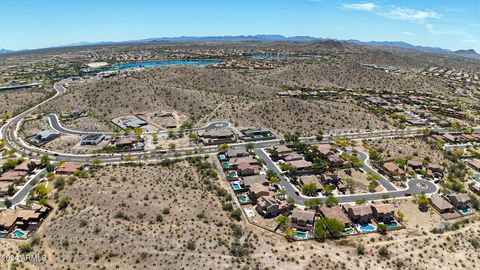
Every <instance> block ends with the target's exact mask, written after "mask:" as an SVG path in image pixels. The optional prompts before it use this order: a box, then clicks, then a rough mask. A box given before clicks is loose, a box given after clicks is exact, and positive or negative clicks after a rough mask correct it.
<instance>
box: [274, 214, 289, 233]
mask: <svg viewBox="0 0 480 270" xmlns="http://www.w3.org/2000/svg"><path fill="white" fill-rule="evenodd" d="M277 223H278V226H279V227H280V228H282V230H286V229H287V228H288V227H289V226H290V218H288V216H284V215H279V216H278V217H277Z"/></svg>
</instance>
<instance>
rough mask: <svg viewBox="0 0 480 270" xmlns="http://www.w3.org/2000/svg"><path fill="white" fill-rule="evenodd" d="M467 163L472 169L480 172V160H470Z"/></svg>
mask: <svg viewBox="0 0 480 270" xmlns="http://www.w3.org/2000/svg"><path fill="white" fill-rule="evenodd" d="M466 163H467V165H469V166H470V167H472V169H474V170H476V171H480V159H478V158H472V159H468V160H467V161H466Z"/></svg>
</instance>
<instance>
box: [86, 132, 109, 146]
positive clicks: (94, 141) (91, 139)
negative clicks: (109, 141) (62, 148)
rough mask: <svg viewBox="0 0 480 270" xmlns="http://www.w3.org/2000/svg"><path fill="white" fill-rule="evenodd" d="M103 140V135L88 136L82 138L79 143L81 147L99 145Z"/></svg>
mask: <svg viewBox="0 0 480 270" xmlns="http://www.w3.org/2000/svg"><path fill="white" fill-rule="evenodd" d="M103 140H105V135H103V134H89V135H87V136H85V137H83V138H82V140H81V141H80V144H81V145H99V144H100V143H101V142H102V141H103Z"/></svg>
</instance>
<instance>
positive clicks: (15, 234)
mask: <svg viewBox="0 0 480 270" xmlns="http://www.w3.org/2000/svg"><path fill="white" fill-rule="evenodd" d="M12 235H13V236H15V237H16V238H23V237H24V236H25V234H24V233H23V232H21V231H19V230H15V231H14V232H13V233H12Z"/></svg>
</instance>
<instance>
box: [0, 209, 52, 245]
mask: <svg viewBox="0 0 480 270" xmlns="http://www.w3.org/2000/svg"><path fill="white" fill-rule="evenodd" d="M49 212H50V208H49V207H46V206H40V205H37V204H32V205H31V206H30V207H21V206H20V207H19V208H17V209H5V210H3V211H1V212H0V233H1V234H2V235H3V236H6V237H16V236H13V235H11V234H10V233H11V232H13V231H14V230H16V229H20V230H22V231H24V232H27V235H25V237H24V238H26V237H27V236H28V234H30V233H31V232H33V231H35V230H36V229H38V227H39V226H40V224H41V223H42V222H43V220H44V219H45V218H46V217H47V215H48V213H49Z"/></svg>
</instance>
